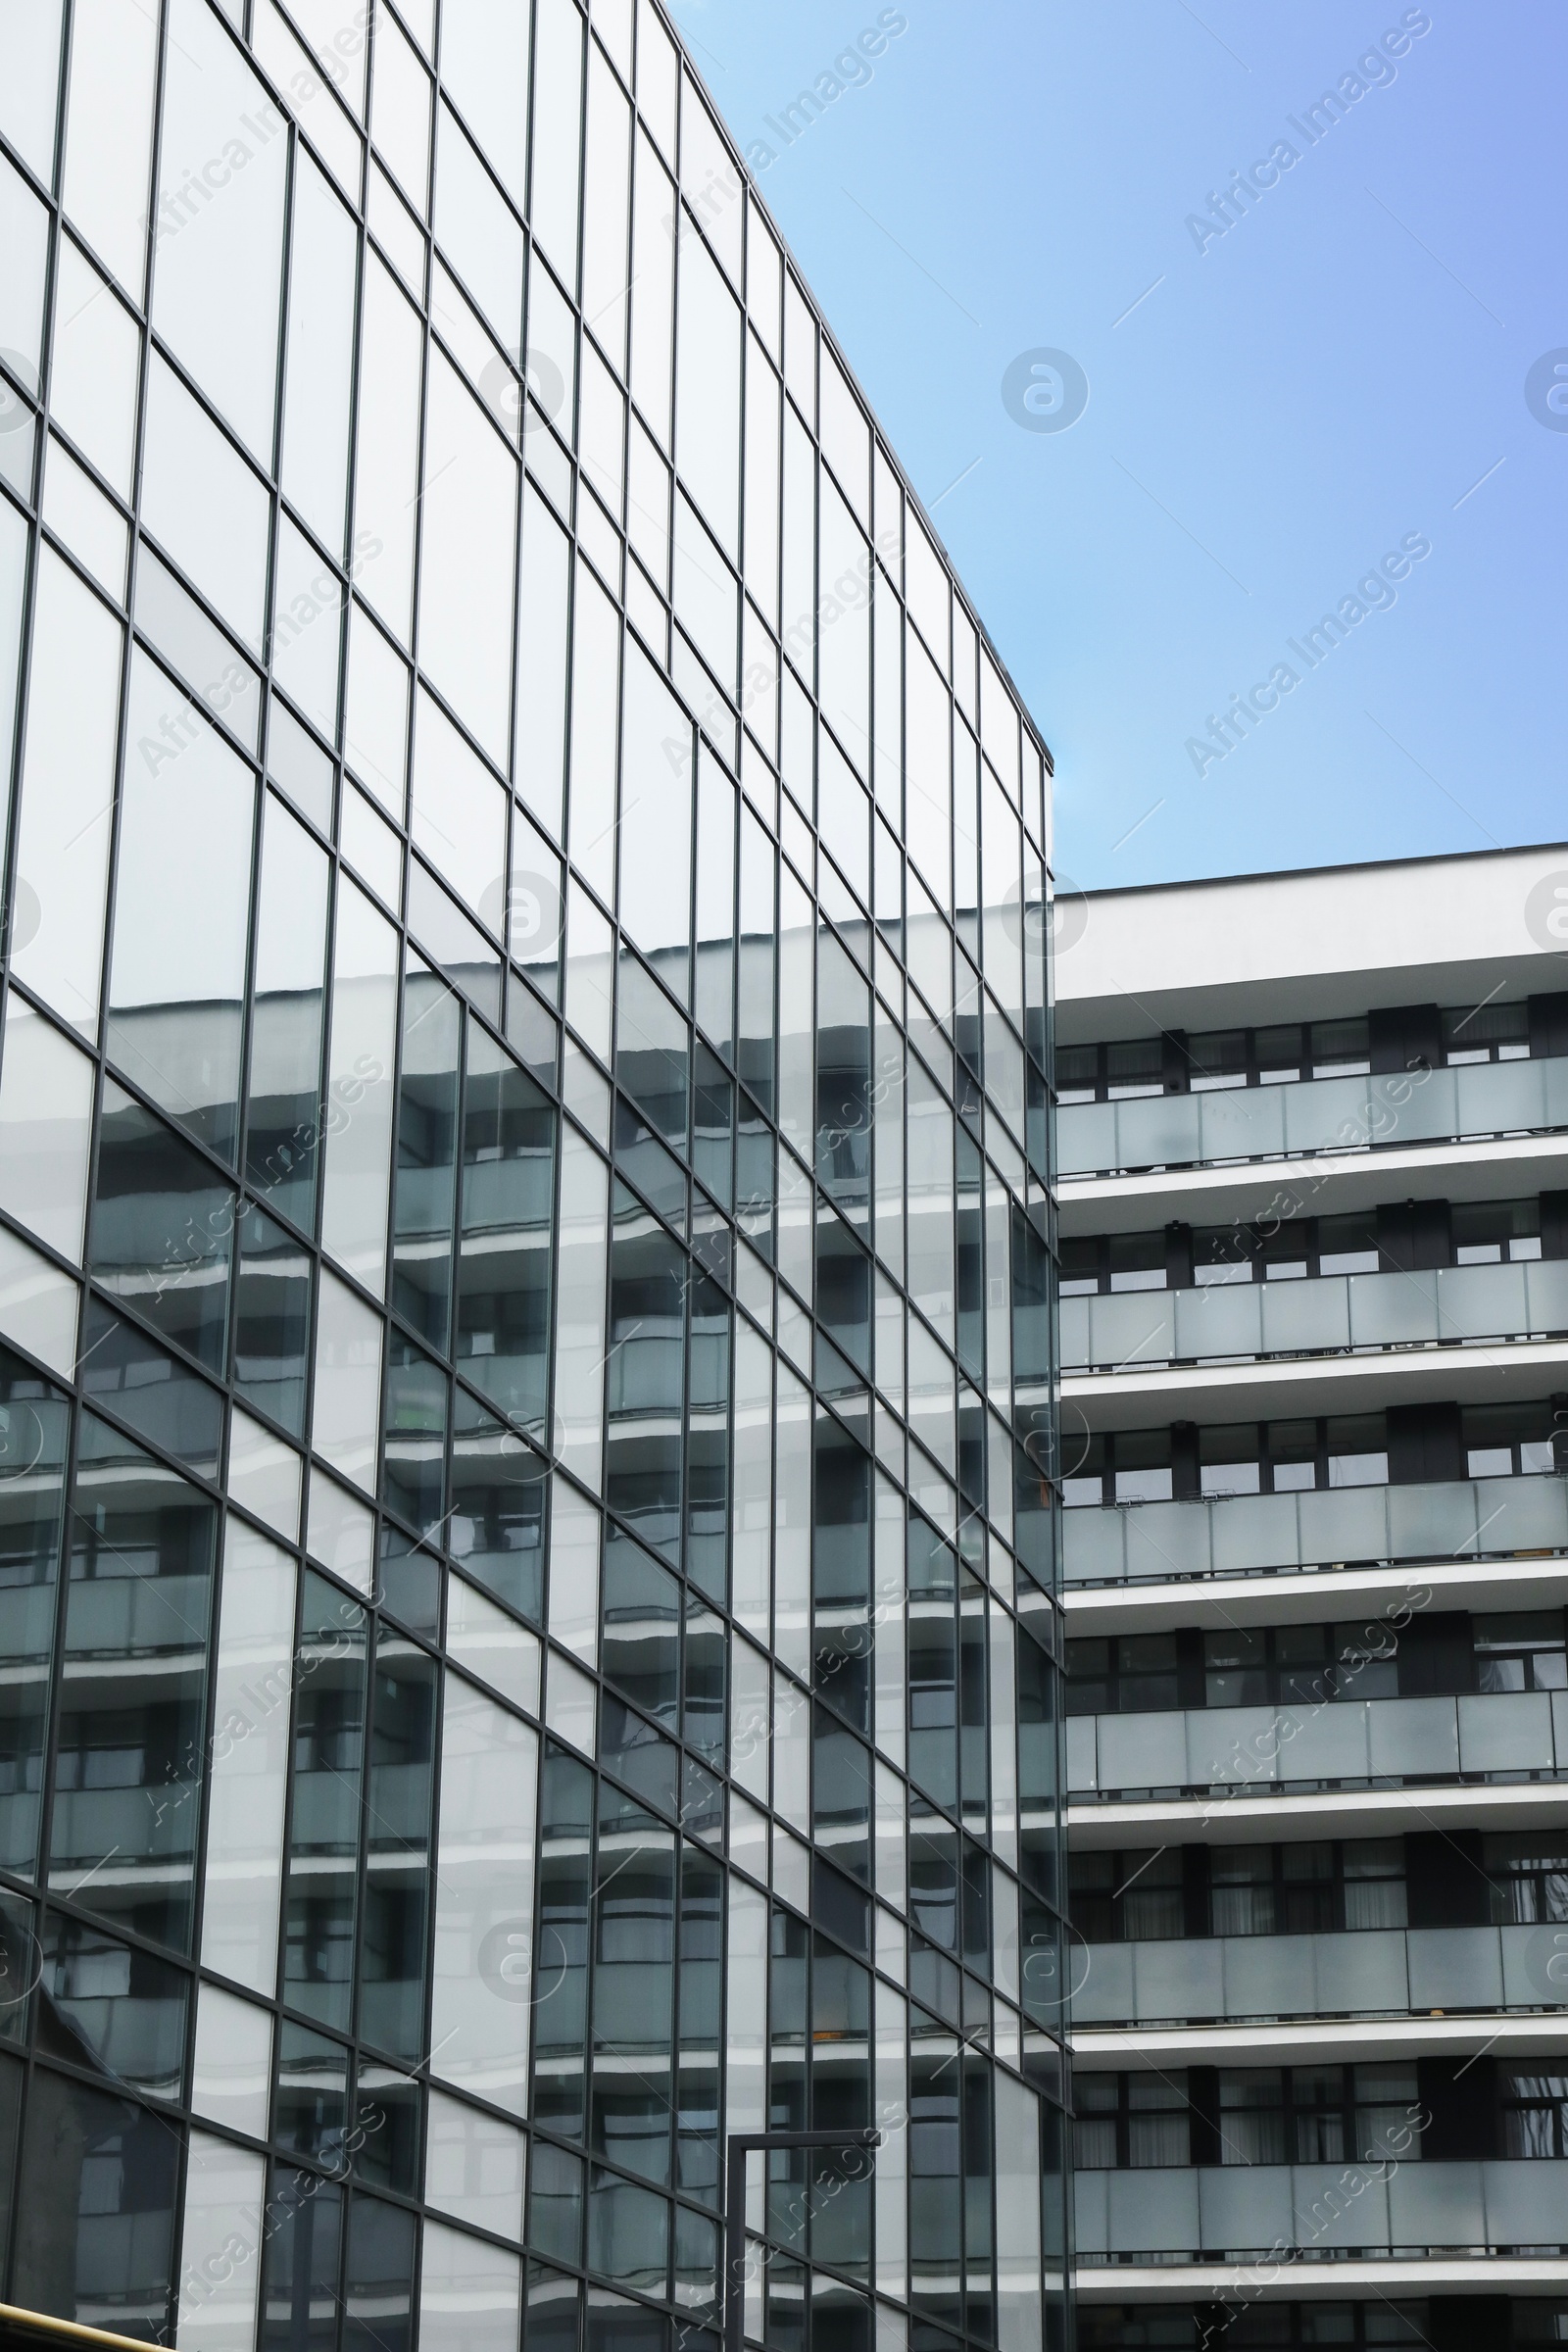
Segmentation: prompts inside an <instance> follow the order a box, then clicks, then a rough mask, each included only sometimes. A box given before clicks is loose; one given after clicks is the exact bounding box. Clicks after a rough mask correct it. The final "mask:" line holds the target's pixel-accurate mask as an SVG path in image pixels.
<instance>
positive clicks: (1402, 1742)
mask: <svg viewBox="0 0 1568 2352" xmlns="http://www.w3.org/2000/svg"><path fill="white" fill-rule="evenodd" d="M1565 903H1568V849H1564V848H1563V847H1561V846H1557V847H1551V848H1545V849H1539V850H1523V851H1509V852H1502V853H1497V854H1495V855H1491V854H1489V855H1484V856H1480V857H1470V858H1437V859H1422V860H1413V861H1410V862H1407V863H1403V862H1401V863H1397V864H1392V865H1380V866H1361V867H1348V868H1340V869H1335V870H1329V871H1324V872H1317V873H1300V874H1285V875H1276V876H1270V877H1254V878H1250V879H1249V878H1243V879H1240V880H1235V881H1225V882H1207V883H1198V884H1192V885H1179V886H1173V887H1171V888H1169V889H1155V890H1143V891H1125V892H1112V893H1105V894H1103V895H1100V896H1094V897H1091V898H1090V899H1089V900H1088V901H1087V902H1079V903H1077V904H1076V905H1075V906H1074V907H1073V909H1072V913H1071V917H1070V920H1069V918H1068V917H1067V914H1066V909H1065V908H1064V909H1063V921H1062V929H1061V944H1062V947H1063V949H1064V950H1065V951H1066V952H1064V953H1061V954H1060V955H1059V956H1058V981H1059V993H1060V1002H1059V1006H1058V1015H1057V1017H1058V1022H1059V1035H1060V1040H1061V1042H1060V1043H1059V1045H1058V1050H1057V1055H1056V1074H1057V1080H1058V1084H1059V1088H1060V1102H1061V1109H1060V1111H1059V1114H1058V1130H1057V1133H1058V1150H1059V1155H1060V1169H1061V1175H1060V1221H1061V1230H1062V1237H1063V1238H1062V1241H1061V1287H1062V1300H1061V1360H1062V1405H1061V1409H1062V1415H1063V1425H1064V1432H1065V1435H1064V1439H1063V1456H1064V1458H1063V1462H1062V1470H1063V1474H1064V1495H1065V1501H1066V1504H1067V1506H1068V1507H1067V1508H1066V1510H1065V1511H1064V1514H1063V1527H1064V1532H1063V1553H1064V1579H1065V1582H1064V1598H1065V1617H1066V1625H1067V1631H1068V1633H1069V1635H1070V1637H1071V1639H1070V1640H1069V1641H1068V1643H1067V1651H1066V1664H1067V1704H1068V1714H1069V1721H1068V1725H1067V1759H1068V1786H1069V1791H1070V1793H1069V1799H1068V1821H1069V1825H1070V1831H1069V1835H1070V1840H1071V1845H1072V1854H1071V1862H1070V1869H1071V1908H1072V1918H1073V1925H1074V1940H1073V1979H1074V2000H1073V2045H1074V2082H1075V2113H1076V2119H1077V2120H1076V2124H1075V2132H1076V2140H1077V2153H1076V2162H1077V2168H1078V2169H1077V2201H1076V2204H1077V2265H1078V2268H1077V2287H1078V2321H1079V2340H1080V2343H1081V2344H1082V2345H1084V2346H1085V2347H1093V2348H1094V2352H1143V2348H1145V2347H1151V2348H1152V2347H1156V2346H1158V2347H1164V2348H1167V2352H1201V2347H1204V2346H1207V2347H1209V2348H1210V2352H1212V2347H1214V2346H1215V2345H1226V2346H1231V2345H1234V2346H1237V2347H1242V2346H1256V2345H1264V2344H1266V2345H1277V2346H1280V2347H1288V2346H1302V2347H1304V2346H1307V2345H1329V2344H1338V2345H1344V2346H1346V2347H1352V2346H1353V2347H1358V2348H1360V2352H1372V2348H1373V2347H1376V2346H1397V2345H1403V2346H1410V2347H1416V2346H1420V2345H1423V2344H1424V2345H1429V2346H1432V2347H1434V2348H1435V2352H1509V2347H1510V2346H1519V2347H1522V2346H1525V2345H1532V2344H1548V2343H1561V2342H1563V2341H1565V2340H1568V1647H1565V1620H1564V1603H1565V1601H1568V1480H1565V1473H1568V993H1565V986H1564V983H1565V979H1568V968H1565V965H1564V961H1563V956H1562V953H1561V924H1562V919H1563V918H1562V914H1561V908H1562V906H1563V905H1564V904H1565ZM1069 940H1071V942H1072V944H1071V945H1070V947H1069V946H1068V942H1069Z"/></svg>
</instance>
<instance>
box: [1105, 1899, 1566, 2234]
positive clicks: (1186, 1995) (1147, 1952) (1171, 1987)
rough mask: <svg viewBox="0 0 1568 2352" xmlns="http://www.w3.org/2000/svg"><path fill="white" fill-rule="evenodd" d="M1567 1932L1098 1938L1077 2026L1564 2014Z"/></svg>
mask: <svg viewBox="0 0 1568 2352" xmlns="http://www.w3.org/2000/svg"><path fill="white" fill-rule="evenodd" d="M1565 1936H1568V1929H1564V1928H1563V1927H1561V1926H1552V1925H1551V1924H1550V1923H1549V1922H1547V1923H1545V1924H1544V1925H1543V1926H1541V1927H1535V1928H1361V1929H1357V1930H1356V1931H1354V1932H1353V1933H1351V1932H1349V1931H1345V1932H1341V1933H1337V1934H1334V1935H1325V1936H1197V1937H1186V1938H1182V1937H1175V1936H1173V1937H1172V1938H1171V1939H1170V1941H1168V1942H1155V1943H1091V1944H1086V1945H1083V1946H1081V1947H1080V1948H1079V1950H1078V1955H1077V1959H1076V1961H1075V1963H1074V1967H1073V1979H1074V1985H1075V1989H1074V1992H1073V2001H1072V2023H1073V2032H1074V2033H1075V2034H1083V2033H1085V2032H1088V2031H1090V2030H1092V2029H1093V2028H1095V2027H1100V2026H1118V2027H1120V2026H1155V2025H1158V2026H1198V2025H1204V2026H1209V2025H1226V2024H1229V2025H1244V2024H1251V2025H1257V2024H1265V2025H1267V2024H1273V2023H1276V2022H1283V2021H1285V2020H1287V2019H1293V2018H1294V2019H1302V2018H1351V2017H1382V2018H1390V2017H1407V2016H1426V2015H1427V2014H1428V2013H1429V2012H1431V2011H1432V2010H1437V2009H1441V2010H1442V2011H1443V2013H1444V2014H1445V2016H1456V2015H1458V2014H1459V2013H1460V2012H1461V2011H1463V2012H1467V2013H1470V2014H1479V2015H1484V2016H1491V2015H1492V2014H1494V2012H1497V2011H1501V2010H1505V2009H1506V2010H1514V2011H1522V2010H1531V2011H1535V2010H1554V2011H1561V2010H1565V2009H1568V1983H1559V1982H1558V1981H1557V1979H1556V1978H1554V1977H1553V1976H1552V1975H1551V1973H1550V1972H1551V1970H1552V1968H1553V1967H1554V1966H1555V1967H1556V1968H1557V1969H1558V1971H1559V1974H1568V1972H1564V1971H1563V1966H1562V1955H1563V1953H1564V1952H1565V1951H1568V1942H1565V1941H1564V1937H1565ZM1080 1979H1082V1982H1081V1983H1080V1982H1079V1980H1080ZM1302 2055H1303V2056H1304V2055H1306V2053H1302ZM1079 2063H1080V2064H1081V2065H1089V2064H1092V2063H1093V2057H1092V2053H1091V2054H1089V2055H1086V2054H1085V2052H1083V2051H1082V2050H1080V2052H1079ZM1564 2210H1565V2212H1568V2208H1565V2209H1564ZM1565 2234H1568V2232H1565Z"/></svg>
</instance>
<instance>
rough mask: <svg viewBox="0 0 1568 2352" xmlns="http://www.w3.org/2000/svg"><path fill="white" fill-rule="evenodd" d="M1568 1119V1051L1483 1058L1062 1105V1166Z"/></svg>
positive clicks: (1117, 1170)
mask: <svg viewBox="0 0 1568 2352" xmlns="http://www.w3.org/2000/svg"><path fill="white" fill-rule="evenodd" d="M1565 1126H1568V1057H1559V1058H1555V1059H1551V1060H1547V1059H1541V1060H1536V1061H1490V1062H1476V1063H1474V1064H1471V1065H1470V1066H1468V1067H1466V1068H1461V1069H1453V1070H1429V1071H1421V1070H1412V1071H1411V1072H1410V1073H1409V1074H1408V1076H1401V1075H1395V1076H1392V1077H1380V1078H1315V1079H1308V1080H1306V1081H1304V1082H1302V1083H1300V1084H1299V1085H1295V1086H1250V1087H1236V1088H1234V1089H1224V1090H1221V1091H1219V1092H1218V1093H1215V1094H1205V1095H1152V1096H1149V1097H1146V1098H1144V1099H1143V1100H1141V1101H1134V1102H1130V1103H1066V1104H1064V1105H1063V1106H1062V1107H1061V1108H1060V1109H1059V1110H1058V1111H1057V1113H1056V1173H1057V1175H1058V1176H1059V1177H1063V1178H1067V1177H1072V1176H1120V1175H1127V1174H1130V1173H1132V1172H1133V1171H1134V1170H1137V1169H1145V1168H1178V1167H1183V1168H1186V1167H1192V1168H1196V1167H1202V1166H1205V1165H1210V1164H1212V1163H1214V1162H1216V1161H1224V1160H1238V1159H1282V1158H1297V1157H1304V1156H1307V1155H1310V1154H1311V1153H1314V1152H1353V1151H1366V1150H1368V1149H1370V1148H1372V1147H1373V1146H1374V1145H1390V1144H1397V1145H1405V1144H1430V1143H1449V1142H1454V1141H1458V1140H1461V1139H1466V1138H1470V1137H1482V1136H1495V1135H1521V1134H1536V1133H1540V1132H1543V1131H1544V1130H1549V1129H1552V1128H1556V1127H1565Z"/></svg>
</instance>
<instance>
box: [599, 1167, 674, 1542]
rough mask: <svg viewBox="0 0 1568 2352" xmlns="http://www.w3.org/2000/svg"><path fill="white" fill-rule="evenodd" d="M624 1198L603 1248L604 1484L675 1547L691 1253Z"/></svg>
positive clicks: (651, 1532)
mask: <svg viewBox="0 0 1568 2352" xmlns="http://www.w3.org/2000/svg"><path fill="white" fill-rule="evenodd" d="M626 1201H627V1205H626V1206H625V1208H624V1209H623V1210H622V1211H620V1212H618V1213H617V1214H616V1217H615V1220H614V1230H613V1236H612V1240H611V1251H610V1323H611V1330H610V1353H609V1361H608V1363H607V1365H606V1368H605V1369H606V1388H607V1392H608V1395H607V1404H608V1409H609V1433H610V1437H609V1446H608V1449H607V1456H608V1458H607V1471H606V1479H607V1484H606V1489H605V1492H606V1495H607V1497H608V1499H609V1500H610V1501H611V1502H612V1503H613V1505H614V1506H615V1507H616V1509H618V1510H619V1511H620V1512H621V1514H622V1515H623V1516H624V1517H625V1518H627V1519H629V1520H630V1521H632V1523H633V1524H634V1525H635V1526H636V1528H637V1530H638V1532H639V1534H640V1535H641V1536H642V1537H643V1540H644V1541H645V1542H646V1543H648V1544H653V1545H655V1546H656V1547H657V1548H658V1549H660V1550H667V1551H669V1552H671V1553H673V1554H674V1555H676V1556H677V1557H678V1555H679V1549H680V1523H681V1425H682V1418H683V1411H684V1404H685V1360H684V1359H685V1339H686V1329H685V1326H686V1317H685V1295H686V1289H687V1283H688V1278H689V1273H690V1262H691V1261H690V1260H689V1259H688V1257H687V1255H686V1252H685V1251H684V1250H682V1249H681V1247H680V1245H679V1243H678V1242H676V1241H675V1240H674V1238H673V1237H672V1236H671V1235H670V1234H668V1233H666V1232H665V1231H664V1229H663V1227H662V1226H661V1225H659V1224H656V1222H655V1221H654V1219H653V1218H652V1217H650V1216H649V1215H647V1214H646V1212H645V1211H643V1210H642V1209H640V1208H638V1207H637V1206H636V1205H635V1203H631V1202H630V1200H629V1196H626Z"/></svg>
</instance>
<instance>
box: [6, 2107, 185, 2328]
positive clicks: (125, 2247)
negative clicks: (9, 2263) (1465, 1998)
mask: <svg viewBox="0 0 1568 2352" xmlns="http://www.w3.org/2000/svg"><path fill="white" fill-rule="evenodd" d="M22 2164H23V2178H24V2179H25V2180H26V2181H27V2183H28V2221H27V2227H26V2228H25V2229H23V2230H22V2231H21V2232H20V2233H19V2236H18V2241H17V2256H16V2269H15V2272H14V2274H13V2278H12V2293H13V2294H14V2295H16V2296H17V2298H18V2300H19V2301H20V2302H21V2303H22V2304H23V2305H24V2306H25V2308H27V2309H28V2310H31V2311H47V2312H50V2313H52V2314H54V2316H55V2317H56V2318H59V2319H65V2320H74V2321H77V2322H78V2323H80V2324H81V2325H83V2326H86V2327H104V2328H108V2329H110V2330H111V2331H112V2332H113V2333H115V2334H119V2335H136V2336H146V2337H149V2338H152V2339H156V2340H162V2336H163V2330H164V2327H165V2322H166V2317H167V2312H168V2303H169V2289H170V2282H171V2275H172V2263H173V2236H174V2184H175V2180H176V2179H177V2177H178V2170H179V2135H178V2132H177V2131H175V2130H174V2128H173V2127H172V2125H169V2124H166V2123H164V2122H162V2121H161V2120H160V2118H159V2117H157V2116H155V2115H150V2114H148V2113H147V2111H146V2110H145V2109H144V2108H140V2107H137V2106H135V2105H133V2103H132V2102H131V2101H130V2100H129V2099H119V2098H111V2097H107V2096H106V2095H104V2094H103V2093H102V2092H100V2091H96V2090H88V2089H87V2088H86V2087H85V2086H84V2085H83V2084H81V2083H78V2082H67V2081H66V2080H65V2079H64V2078H63V2077H62V2076H60V2075H55V2074H51V2073H50V2072H49V2071H48V2070H47V2069H46V2068H43V2067H40V2068H38V2069H37V2070H36V2071H35V2073H34V2075H33V2078H32V2082H31V2085H30V2087H29V2091H28V2096H27V2115H26V2123H25V2131H24V2137H23V2156H22Z"/></svg>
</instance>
